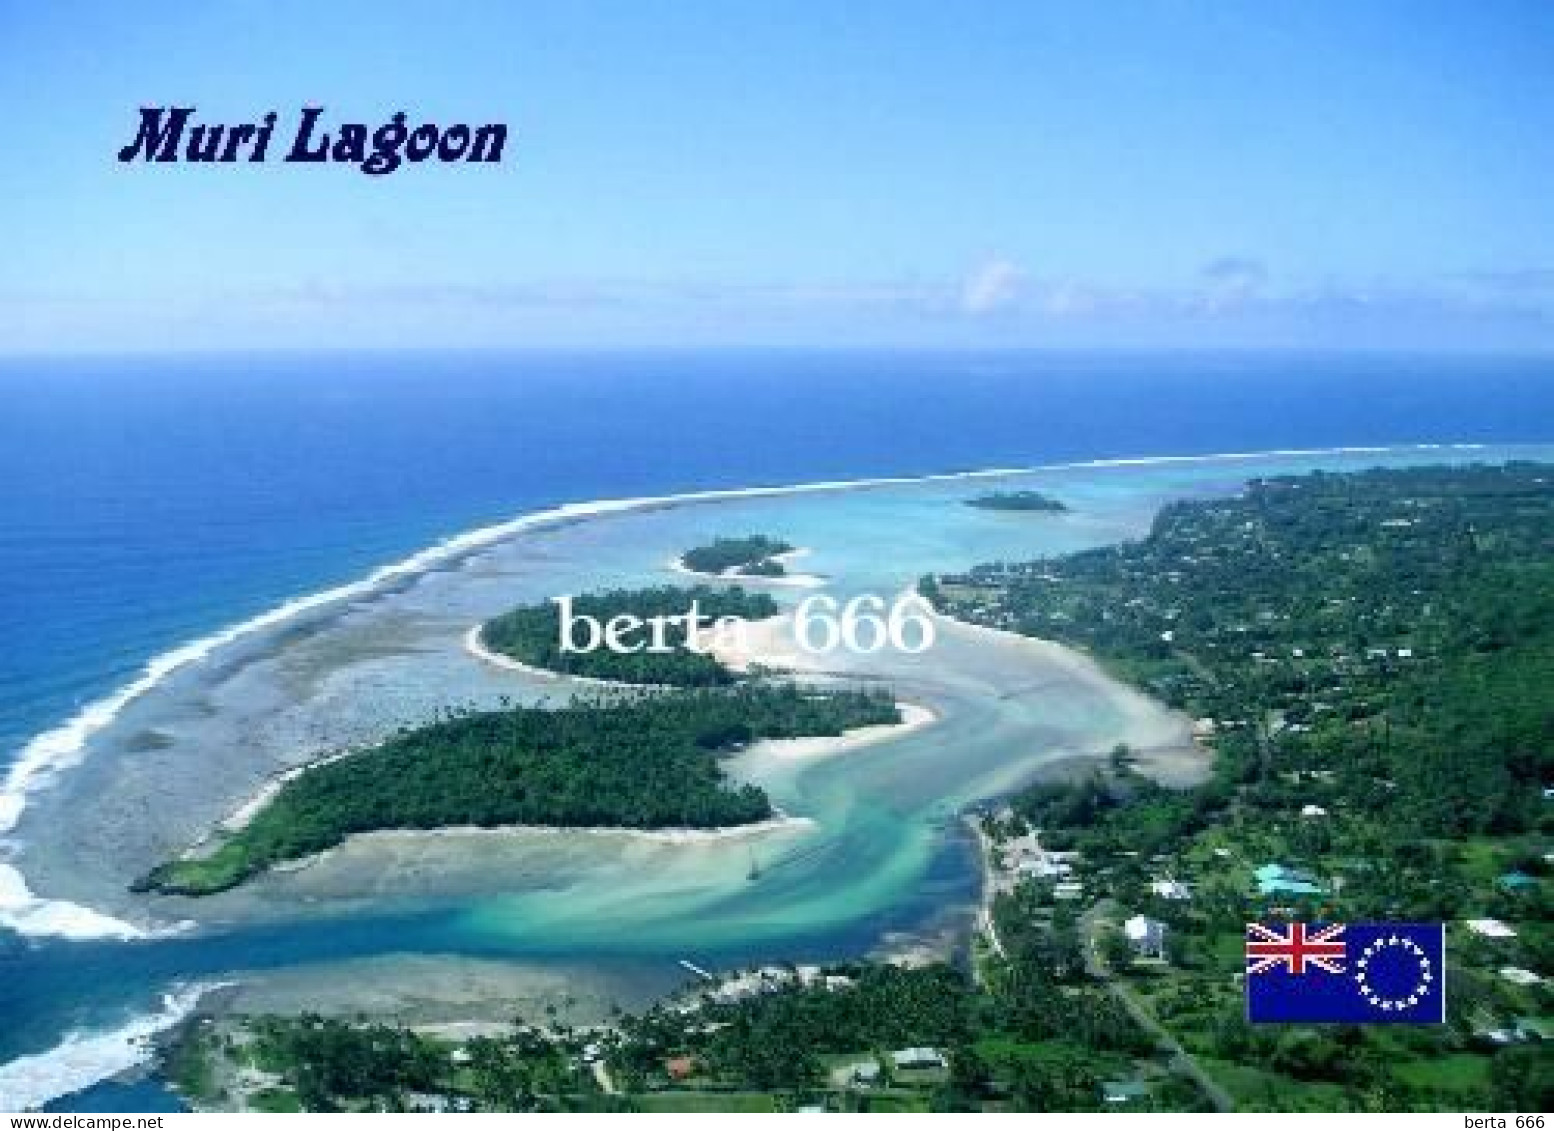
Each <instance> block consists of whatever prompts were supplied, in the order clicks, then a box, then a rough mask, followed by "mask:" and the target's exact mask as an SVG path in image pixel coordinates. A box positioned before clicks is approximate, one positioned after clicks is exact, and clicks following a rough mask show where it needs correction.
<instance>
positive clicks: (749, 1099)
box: [636, 1092, 778, 1112]
mask: <svg viewBox="0 0 1554 1131" xmlns="http://www.w3.org/2000/svg"><path fill="white" fill-rule="evenodd" d="M636 1099H637V1102H638V1103H640V1104H641V1105H642V1110H643V1111H723V1112H745V1111H760V1112H770V1111H776V1110H778V1109H777V1098H776V1097H775V1096H771V1095H768V1094H767V1093H765V1092H650V1093H647V1094H646V1095H641V1096H638V1097H636Z"/></svg>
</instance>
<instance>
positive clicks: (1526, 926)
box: [924, 464, 1554, 1110]
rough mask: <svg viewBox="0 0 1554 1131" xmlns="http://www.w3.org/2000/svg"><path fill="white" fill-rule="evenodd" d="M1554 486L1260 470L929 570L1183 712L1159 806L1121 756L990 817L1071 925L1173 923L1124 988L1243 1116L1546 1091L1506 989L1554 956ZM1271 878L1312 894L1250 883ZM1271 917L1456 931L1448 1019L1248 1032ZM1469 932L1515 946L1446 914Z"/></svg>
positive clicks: (972, 611) (1466, 474)
mask: <svg viewBox="0 0 1554 1131" xmlns="http://www.w3.org/2000/svg"><path fill="white" fill-rule="evenodd" d="M1551 484H1554V468H1549V467H1546V466H1535V465H1530V464H1510V465H1508V466H1505V467H1471V468H1426V469H1417V470H1403V471H1372V472H1366V473H1362V474H1351V475H1331V474H1317V475H1311V476H1303V477H1298V478H1294V477H1292V478H1278V479H1269V480H1264V481H1258V482H1254V483H1252V484H1251V485H1250V487H1249V489H1248V490H1247V491H1246V492H1245V493H1244V494H1242V495H1240V496H1238V497H1235V498H1229V499H1221V500H1215V501H1208V502H1192V503H1179V504H1174V505H1172V506H1169V507H1167V508H1165V509H1164V510H1163V511H1162V512H1161V514H1160V515H1159V517H1158V519H1157V521H1156V522H1155V525H1154V527H1153V529H1152V531H1151V533H1150V535H1149V536H1148V537H1147V538H1145V539H1144V540H1142V541H1140V542H1136V543H1131V544H1127V545H1123V546H1117V547H1111V548H1107V549H1102V550H1095V551H1090V552H1087V553H1082V554H1076V555H1072V556H1069V557H1065V558H1058V559H1051V560H1043V561H1039V562H1032V563H1027V564H1005V563H1000V564H995V565H989V566H983V567H979V568H978V569H975V570H973V571H971V572H970V573H968V574H964V575H960V576H955V577H940V578H936V579H929V580H927V581H926V582H925V584H924V589H925V590H926V591H927V592H928V593H929V595H930V596H931V597H932V598H933V599H934V600H935V602H936V603H937V604H938V605H939V607H940V608H942V609H945V610H946V611H949V612H951V613H953V614H955V615H958V616H961V617H964V618H967V619H972V620H976V621H979V622H981V623H984V624H989V625H993V626H996V627H1001V628H1006V629H1013V630H1015V631H1019V632H1025V633H1030V634H1033V635H1039V636H1043V637H1047V638H1052V639H1057V640H1061V641H1065V642H1068V643H1070V644H1074V645H1078V646H1080V647H1083V648H1086V649H1088V650H1090V651H1091V652H1093V653H1094V654H1095V655H1096V656H1097V657H1098V658H1099V659H1100V660H1102V662H1104V663H1106V664H1107V665H1108V666H1110V667H1112V668H1113V669H1114V670H1116V671H1118V672H1119V673H1121V674H1123V675H1125V676H1126V677H1128V678H1130V679H1132V680H1135V681H1137V682H1139V683H1140V684H1142V685H1144V686H1146V687H1148V688H1149V689H1150V690H1152V691H1153V692H1154V693H1155V694H1157V695H1159V696H1160V697H1162V698H1164V699H1165V700H1167V701H1168V702H1170V703H1171V704H1173V705H1175V706H1178V707H1181V708H1183V709H1185V710H1187V711H1189V712H1191V713H1192V715H1193V716H1194V717H1195V718H1197V719H1199V720H1200V721H1199V724H1198V729H1199V730H1200V732H1201V733H1202V734H1203V735H1204V736H1205V738H1206V740H1207V741H1209V742H1211V743H1212V745H1213V747H1214V750H1215V755H1216V757H1215V764H1214V774H1213V778H1212V779H1211V780H1210V781H1209V782H1208V783H1206V784H1205V785H1203V786H1201V787H1199V788H1197V789H1194V790H1190V791H1185V792H1174V791H1169V790H1164V789H1161V788H1159V787H1157V786H1154V785H1152V784H1151V783H1149V782H1147V781H1145V780H1144V779H1142V778H1141V777H1139V776H1138V775H1137V774H1135V773H1133V772H1132V771H1131V770H1130V769H1129V763H1128V755H1127V753H1126V752H1125V751H1123V752H1119V754H1118V756H1117V757H1116V758H1114V760H1113V761H1114V766H1113V768H1112V772H1110V773H1109V774H1107V775H1106V776H1105V777H1101V776H1096V777H1091V778H1087V779H1081V780H1078V781H1074V782H1070V783H1067V784H1047V785H1042V786H1038V787H1035V788H1032V789H1030V790H1027V791H1026V792H1024V793H1023V794H1021V795H1019V796H1018V797H1016V798H1015V799H1014V800H1013V804H1012V807H1011V812H1010V813H1009V814H1008V815H1007V817H1006V818H1004V819H1003V820H1002V822H1000V823H998V824H996V825H995V827H996V828H997V829H998V830H999V832H1000V834H1001V835H1018V834H1019V833H1022V832H1025V831H1027V830H1029V829H1039V830H1040V838H1041V843H1042V845H1043V846H1044V847H1045V848H1047V849H1048V850H1052V849H1066V850H1072V851H1075V852H1077V858H1076V863H1075V871H1074V873H1073V875H1072V877H1071V879H1072V880H1073V881H1074V882H1075V883H1077V884H1079V885H1082V887H1083V892H1084V894H1083V896H1082V897H1081V899H1080V905H1081V906H1083V907H1084V908H1086V909H1087V913H1088V914H1091V915H1094V916H1102V917H1106V918H1109V919H1113V920H1115V919H1120V918H1122V917H1126V916H1128V915H1131V914H1135V913H1139V912H1141V911H1142V912H1144V913H1147V914H1148V915H1150V916H1151V917H1154V918H1156V919H1158V920H1160V921H1161V922H1163V923H1165V924H1166V925H1167V929H1168V932H1169V933H1168V936H1167V938H1168V940H1169V942H1168V949H1169V958H1170V961H1169V965H1168V966H1166V967H1164V968H1159V969H1153V970H1150V971H1148V972H1147V973H1145V972H1133V973H1130V974H1129V983H1130V985H1131V987H1132V992H1135V993H1136V994H1137V995H1138V996H1139V998H1140V1000H1142V1001H1144V1002H1145V1003H1146V1004H1147V1007H1148V1008H1149V1009H1151V1010H1152V1011H1153V1013H1154V1014H1155V1016H1157V1017H1158V1018H1159V1020H1160V1021H1161V1023H1162V1024H1163V1025H1165V1026H1166V1027H1167V1028H1168V1029H1169V1030H1170V1031H1171V1032H1172V1033H1174V1034H1175V1035H1176V1036H1177V1037H1178V1038H1179V1039H1180V1040H1181V1041H1182V1043H1183V1044H1184V1045H1185V1046H1186V1047H1187V1049H1188V1050H1189V1052H1191V1053H1192V1054H1193V1055H1195V1056H1197V1057H1199V1058H1200V1060H1201V1062H1202V1063H1204V1064H1206V1065H1208V1066H1209V1067H1210V1068H1211V1069H1212V1070H1213V1072H1214V1074H1215V1075H1216V1076H1217V1077H1218V1078H1219V1079H1221V1080H1222V1081H1224V1082H1225V1083H1226V1085H1227V1086H1228V1087H1229V1088H1230V1090H1231V1091H1232V1092H1233V1093H1234V1094H1235V1096H1236V1098H1237V1101H1238V1103H1240V1104H1242V1105H1245V1106H1249V1107H1269V1108H1302V1107H1304V1108H1313V1109H1330V1110H1331V1109H1344V1108H1370V1109H1378V1110H1397V1109H1408V1108H1419V1109H1445V1110H1457V1109H1462V1108H1471V1107H1483V1108H1487V1109H1499V1110H1511V1109H1515V1110H1543V1109H1547V1108H1548V1107H1549V1106H1550V1104H1551V1102H1554V1094H1551V1091H1554V1085H1551V1083H1550V1082H1551V1081H1554V1052H1551V1051H1550V1046H1549V1045H1548V1044H1547V1043H1546V1042H1544V1041H1542V1040H1541V1039H1540V1038H1539V1037H1538V1036H1537V1034H1538V1032H1539V1031H1540V1028H1541V1029H1543V1030H1547V1029H1548V1026H1547V1024H1546V1022H1544V1021H1540V1020H1539V1019H1540V1018H1547V1016H1548V1014H1549V1011H1550V1004H1551V1002H1550V997H1549V992H1548V989H1547V987H1546V986H1544V985H1538V984H1536V983H1533V984H1522V983H1520V982H1517V981H1515V980H1513V979H1508V978H1507V977H1506V976H1505V975H1504V974H1503V971H1505V970H1531V971H1535V972H1536V971H1544V972H1546V971H1547V970H1548V969H1549V968H1550V966H1551V964H1554V932H1551V931H1550V909H1551V908H1550V895H1549V886H1550V882H1549V879H1548V876H1547V873H1548V870H1549V869H1548V863H1547V859H1546V857H1545V855H1544V853H1545V852H1546V850H1547V838H1548V835H1549V833H1550V831H1551V829H1554V805H1551V804H1550V803H1549V801H1548V800H1547V799H1546V798H1545V797H1544V795H1543V790H1544V788H1545V787H1546V786H1547V785H1548V784H1549V782H1550V781H1551V779H1554V765H1551V760H1550V759H1551V756H1554V700H1551V697H1550V695H1549V693H1548V688H1549V687H1551V686H1554V486H1551ZM1268 864H1279V865H1281V866H1283V867H1285V868H1288V869H1292V870H1296V871H1299V872H1301V873H1303V874H1304V875H1305V877H1306V878H1307V879H1308V880H1309V884H1310V887H1311V888H1312V889H1314V890H1313V891H1312V892H1310V893H1308V894H1295V895H1291V894H1287V893H1283V892H1273V893H1269V894H1264V892H1263V891H1262V890H1260V888H1259V886H1258V885H1257V884H1256V883H1255V882H1254V875H1253V873H1254V870H1255V869H1257V868H1259V867H1262V866H1264V865H1268ZM1162 878H1166V879H1172V880H1174V881H1182V882H1186V883H1187V884H1188V885H1189V888H1190V892H1191V895H1190V898H1183V897H1180V896H1178V897H1177V898H1173V899H1167V898H1163V897H1162V895H1161V894H1160V893H1159V892H1157V891H1155V890H1154V888H1153V886H1152V885H1153V884H1154V883H1157V882H1159V881H1160V880H1161V879H1162ZM1009 902H1010V906H1008V907H1004V908H1001V911H1002V914H1001V916H1000V922H1001V923H1005V924H1006V925H1007V927H1008V929H1009V930H1014V929H1017V926H1016V925H1017V924H1030V923H1032V922H1037V921H1039V919H1040V917H1041V916H1042V915H1046V916H1051V917H1053V918H1054V919H1055V920H1057V921H1061V920H1062V919H1063V918H1064V917H1065V916H1067V915H1070V914H1072V912H1071V908H1072V907H1073V906H1074V905H1073V904H1071V903H1067V902H1065V901H1064V900H1063V899H1059V898H1056V892H1055V885H1054V882H1053V881H1052V880H1051V879H1046V880H1031V881H1027V882H1026V883H1025V884H1023V885H1022V886H1021V888H1020V889H1019V890H1018V894H1017V897H1009ZM1286 916H1292V917H1298V918H1306V919H1327V920H1336V921H1347V920H1365V919H1400V920H1425V921H1448V922H1450V923H1451V924H1452V925H1451V927H1450V940H1449V944H1448V960H1449V966H1448V985H1449V991H1448V993H1447V1007H1448V1016H1449V1024H1448V1025H1446V1026H1444V1027H1439V1028H1412V1027H1401V1028H1389V1027H1381V1028H1352V1027H1351V1028H1340V1027H1313V1026H1301V1027H1282V1028H1281V1027H1258V1026H1248V1025H1247V1024H1246V1023H1245V1022H1244V1021H1243V1020H1242V1013H1243V1005H1242V1001H1241V992H1240V990H1239V988H1238V987H1237V985H1236V982H1235V980H1234V979H1235V976H1236V974H1237V972H1238V971H1239V969H1240V966H1241V957H1240V956H1241V937H1242V931H1243V925H1244V924H1245V923H1246V922H1247V921H1249V920H1252V919H1258V918H1270V917H1286ZM1481 919H1498V920H1501V921H1502V922H1505V923H1508V924H1510V925H1511V927H1512V929H1513V930H1514V932H1515V933H1514V934H1510V935H1504V936H1503V937H1494V938H1491V937H1483V936H1481V935H1480V934H1477V933H1475V932H1473V931H1472V930H1470V929H1469V928H1468V927H1467V926H1465V925H1463V921H1464V920H1481ZM1046 933H1047V934H1048V936H1049V938H1048V943H1049V945H1053V939H1054V938H1056V939H1058V940H1059V944H1058V945H1057V948H1058V950H1059V951H1060V952H1061V951H1062V950H1063V949H1064V948H1063V946H1062V945H1060V943H1061V937H1062V932H1061V931H1059V932H1046ZM1112 938H1113V940H1114V941H1120V940H1119V939H1117V937H1116V936H1115V935H1113V936H1112ZM1005 941H1006V944H1007V942H1008V934H1007V933H1006V936H1005ZM1122 949H1123V950H1124V951H1125V950H1126V947H1123V948H1122ZM1540 1081H1541V1083H1540Z"/></svg>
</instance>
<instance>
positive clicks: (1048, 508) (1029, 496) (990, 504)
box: [966, 491, 1068, 514]
mask: <svg viewBox="0 0 1554 1131" xmlns="http://www.w3.org/2000/svg"><path fill="white" fill-rule="evenodd" d="M966 505H967V506H968V507H976V508H977V509H979V510H985V511H1041V512H1045V513H1048V514H1059V513H1062V512H1063V511H1066V510H1068V505H1067V504H1066V503H1064V502H1063V501H1062V500H1060V499H1054V498H1053V497H1052V496H1051V495H1044V494H1042V493H1041V492H1040V491H989V492H988V493H987V494H985V495H978V496H976V497H975V498H972V499H967V500H966Z"/></svg>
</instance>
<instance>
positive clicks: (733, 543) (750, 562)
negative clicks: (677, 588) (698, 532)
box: [680, 534, 795, 577]
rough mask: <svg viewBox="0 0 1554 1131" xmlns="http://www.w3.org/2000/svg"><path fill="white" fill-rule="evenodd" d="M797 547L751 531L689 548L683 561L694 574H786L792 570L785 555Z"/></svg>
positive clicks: (733, 575) (760, 575) (779, 575)
mask: <svg viewBox="0 0 1554 1131" xmlns="http://www.w3.org/2000/svg"><path fill="white" fill-rule="evenodd" d="M794 549H795V547H794V546H793V545H792V544H791V543H788V542H784V541H783V540H782V539H781V538H773V537H772V536H770V535H768V534H747V535H745V536H744V537H742V538H717V539H714V540H713V541H712V542H709V543H708V544H707V545H705V546H697V547H696V548H694V549H691V550H687V551H686V552H685V553H684V554H683V555H682V556H681V558H680V564H681V565H683V566H684V567H685V568H686V569H688V570H690V571H691V572H692V573H705V574H711V575H712V576H714V577H731V576H732V577H782V576H784V575H785V574H786V573H787V572H788V571H787V568H786V567H785V566H784V565H783V562H782V556H783V555H784V554H791V553H793V551H794Z"/></svg>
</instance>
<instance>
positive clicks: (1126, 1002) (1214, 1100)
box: [1079, 899, 1236, 1111]
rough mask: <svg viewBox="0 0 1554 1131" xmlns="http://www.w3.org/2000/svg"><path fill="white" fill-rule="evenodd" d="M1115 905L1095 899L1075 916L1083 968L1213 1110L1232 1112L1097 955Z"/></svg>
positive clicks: (1225, 1097)
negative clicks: (1212, 1106) (1188, 1080)
mask: <svg viewBox="0 0 1554 1131" xmlns="http://www.w3.org/2000/svg"><path fill="white" fill-rule="evenodd" d="M1115 910H1116V907H1115V905H1114V904H1113V903H1112V902H1111V901H1110V900H1107V899H1103V900H1099V901H1098V902H1096V903H1094V904H1092V905H1091V906H1090V907H1088V908H1086V910H1085V912H1084V913H1083V914H1082V915H1081V916H1080V917H1079V929H1080V932H1081V937H1082V938H1083V939H1084V951H1085V971H1086V973H1088V974H1089V975H1090V976H1091V977H1092V978H1095V979H1096V980H1097V981H1099V982H1100V983H1101V984H1102V985H1104V986H1105V987H1106V988H1107V990H1108V991H1109V992H1110V993H1111V995H1112V996H1113V997H1114V998H1116V999H1117V1001H1118V1002H1120V1003H1121V1005H1122V1007H1123V1009H1125V1010H1127V1011H1128V1016H1130V1017H1132V1018H1133V1020H1134V1021H1136V1022H1137V1023H1138V1025H1139V1027H1140V1028H1142V1029H1143V1030H1144V1031H1145V1032H1147V1033H1148V1034H1149V1035H1150V1036H1152V1037H1153V1038H1154V1039H1155V1042H1156V1044H1158V1045H1159V1046H1160V1047H1161V1048H1163V1049H1165V1050H1166V1051H1167V1052H1169V1053H1170V1054H1171V1060H1170V1065H1171V1069H1172V1071H1175V1072H1180V1073H1181V1074H1182V1075H1184V1076H1186V1077H1187V1078H1188V1079H1190V1080H1192V1082H1193V1083H1195V1084H1197V1085H1198V1089H1199V1090H1200V1091H1201V1092H1202V1093H1203V1094H1204V1095H1205V1096H1207V1097H1208V1100H1209V1102H1210V1103H1211V1104H1213V1105H1214V1110H1215V1111H1234V1110H1235V1109H1236V1103H1235V1100H1233V1099H1232V1098H1231V1096H1230V1093H1229V1092H1227V1091H1226V1090H1225V1089H1224V1088H1222V1087H1221V1086H1220V1085H1219V1084H1217V1083H1216V1082H1215V1081H1214V1079H1213V1077H1211V1076H1210V1075H1209V1074H1208V1073H1207V1072H1205V1071H1204V1070H1203V1068H1202V1067H1201V1066H1200V1065H1199V1064H1198V1062H1197V1061H1196V1060H1194V1059H1193V1056H1192V1054H1191V1053H1190V1052H1188V1051H1187V1050H1186V1049H1185V1048H1183V1047H1182V1042H1180V1041H1178V1040H1177V1039H1176V1038H1175V1037H1173V1036H1172V1035H1171V1033H1170V1031H1169V1030H1168V1029H1166V1027H1165V1026H1164V1025H1162V1024H1160V1022H1159V1021H1158V1020H1157V1019H1156V1018H1155V1015H1154V1013H1152V1012H1151V1011H1150V1008H1149V1006H1148V1005H1147V1004H1146V1003H1145V1002H1144V1000H1143V999H1142V998H1140V997H1139V996H1138V994H1136V993H1134V992H1133V990H1132V989H1130V988H1129V987H1128V986H1127V985H1126V984H1125V983H1124V982H1122V981H1121V980H1119V979H1118V977H1117V975H1116V972H1115V971H1113V970H1112V968H1111V966H1110V965H1109V964H1108V963H1107V961H1106V959H1105V958H1104V957H1102V955H1101V948H1100V946H1099V945H1098V939H1099V936H1100V931H1101V928H1102V926H1103V925H1107V924H1109V923H1110V922H1112V921H1113V919H1112V916H1113V914H1114V913H1115Z"/></svg>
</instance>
